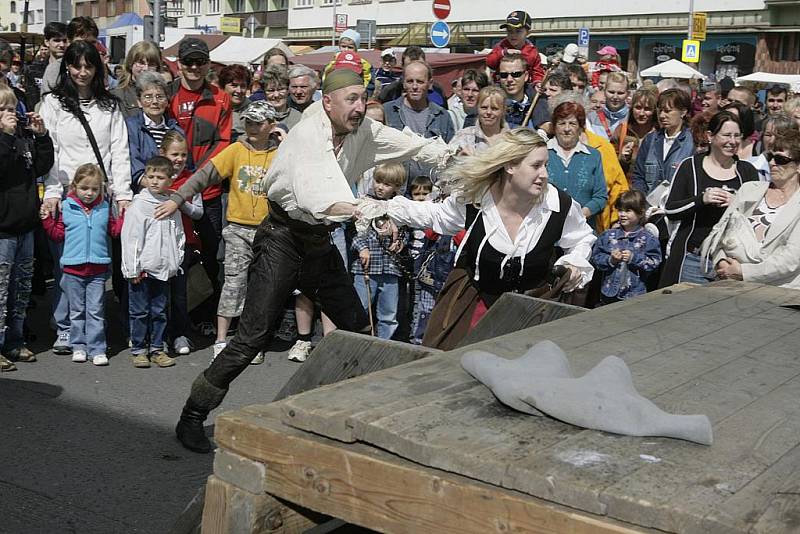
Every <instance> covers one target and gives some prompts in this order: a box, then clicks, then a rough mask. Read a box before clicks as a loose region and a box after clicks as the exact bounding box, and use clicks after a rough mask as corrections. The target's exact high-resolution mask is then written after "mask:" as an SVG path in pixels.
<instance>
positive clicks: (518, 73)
mask: <svg viewBox="0 0 800 534" xmlns="http://www.w3.org/2000/svg"><path fill="white" fill-rule="evenodd" d="M523 74H525V71H524V70H516V71H514V72H498V73H497V76H498V77H499V78H500V79H504V78H508V77H509V76H511V77H512V78H519V77H521V76H522V75H523Z"/></svg>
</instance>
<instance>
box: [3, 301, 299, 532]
mask: <svg viewBox="0 0 800 534" xmlns="http://www.w3.org/2000/svg"><path fill="white" fill-rule="evenodd" d="M36 301H37V304H38V306H37V308H36V309H35V310H31V313H30V316H31V319H32V320H31V329H32V330H33V332H34V333H35V334H36V336H37V339H36V340H35V341H33V342H31V343H30V344H29V346H30V348H31V349H32V350H34V352H36V354H37V358H38V361H37V362H35V363H17V367H18V369H19V370H18V371H16V372H10V373H2V374H0V455H2V456H0V533H3V534H6V533H7V534H17V533H25V534H36V533H48V534H56V533H62V532H63V533H81V534H93V533H98V534H99V533H102V534H112V533H158V534H162V533H165V532H167V531H168V530H169V528H170V527H171V526H172V524H173V522H174V521H175V519H176V518H177V517H178V515H179V514H180V513H181V512H182V511H183V509H184V507H185V506H186V504H187V503H188V502H189V501H190V500H191V499H192V497H193V496H194V495H195V493H196V492H197V490H198V488H199V487H200V486H201V485H202V484H203V483H204V481H205V479H206V477H207V476H208V475H209V474H210V473H211V472H212V461H213V455H212V454H207V455H201V454H195V453H192V452H189V451H187V450H185V449H183V448H182V447H181V446H180V444H179V443H178V442H177V440H176V439H175V437H174V433H173V428H174V425H175V422H176V421H177V418H178V416H179V414H180V410H181V407H182V406H183V402H184V400H185V398H186V395H187V394H188V391H189V386H190V385H191V383H192V381H193V380H194V378H195V377H196V376H197V374H198V373H200V371H202V370H203V369H204V368H205V367H206V365H207V364H208V362H209V360H210V358H211V348H210V342H211V340H210V339H207V338H206V339H204V338H202V337H200V336H195V337H194V338H195V341H196V342H197V344H198V348H197V350H196V351H195V352H193V353H192V354H190V355H188V356H182V357H180V358H178V360H177V364H176V365H175V366H174V367H171V368H166V369H160V368H156V367H153V368H150V369H136V368H134V367H133V366H132V365H131V362H130V355H129V353H128V350H127V347H126V345H125V342H124V340H123V339H122V336H121V334H119V333H118V332H114V331H113V330H114V329H113V328H112V333H111V334H110V335H109V344H110V345H111V350H109V357H110V365H109V366H108V367H95V366H93V365H92V364H91V363H88V362H87V363H83V364H76V363H72V362H71V360H70V357H69V356H56V355H54V354H53V353H52V352H50V346H51V344H52V341H53V338H54V333H53V332H52V331H51V330H50V329H49V327H48V325H47V313H46V312H47V310H46V308H47V301H46V300H44V299H42V298H36ZM114 308H115V307H114V306H113V304H111V301H109V311H108V314H107V318H108V319H109V320H112V319H113V318H114V317H115V315H114V314H116V310H115V309H114ZM288 346H289V344H288V343H284V344H283V346H275V347H272V348H273V349H274V352H269V353H267V357H266V361H265V363H264V364H262V365H259V366H251V367H250V368H249V369H248V370H247V371H245V372H244V373H243V374H242V375H241V376H240V377H239V378H238V379H237V380H236V381H235V382H234V384H233V387H232V389H231V391H230V393H229V394H228V396H227V397H226V399H225V401H224V402H223V404H222V406H221V407H220V408H219V409H218V410H217V411H215V412H214V413H213V414H212V416H211V418H210V419H209V424H211V423H213V417H214V415H216V414H217V413H220V412H222V411H226V410H230V409H235V408H238V407H240V406H244V405H247V404H253V403H263V402H269V401H270V400H272V398H273V397H274V396H275V394H277V392H278V391H279V390H280V388H281V387H282V386H283V385H284V384H285V383H286V381H287V380H288V379H289V378H290V377H291V376H292V374H293V373H294V372H295V371H296V370H297V369H299V367H300V364H297V363H292V362H289V361H287V359H286V352H285V351H286V349H288ZM209 432H211V430H209Z"/></svg>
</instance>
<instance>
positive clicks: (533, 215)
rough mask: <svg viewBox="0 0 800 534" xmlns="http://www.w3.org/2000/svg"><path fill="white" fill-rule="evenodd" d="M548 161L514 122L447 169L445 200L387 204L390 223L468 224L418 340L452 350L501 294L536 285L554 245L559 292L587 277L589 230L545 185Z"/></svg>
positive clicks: (535, 138) (444, 227)
mask: <svg viewBox="0 0 800 534" xmlns="http://www.w3.org/2000/svg"><path fill="white" fill-rule="evenodd" d="M547 159H548V155H547V147H546V145H545V142H544V140H543V139H542V138H541V137H539V135H537V134H536V133H534V132H533V131H532V130H530V129H527V128H519V129H516V130H513V131H510V132H506V133H504V134H502V135H501V136H500V137H499V139H497V140H496V141H495V142H494V143H493V144H492V145H491V146H490V147H488V148H487V149H485V150H484V151H481V152H479V153H478V154H476V155H473V156H469V157H466V158H464V159H463V160H462V161H461V162H459V163H458V164H456V165H455V166H454V167H453V168H452V169H450V170H448V174H449V175H450V178H451V182H450V183H451V184H452V187H453V193H452V195H451V196H450V197H448V198H447V199H446V200H445V201H444V202H442V203H434V202H414V201H411V200H409V199H407V198H404V197H401V196H397V197H394V198H393V199H392V200H389V201H388V202H387V204H388V215H389V217H390V218H391V219H392V220H393V221H394V222H395V223H396V224H402V225H408V226H413V227H417V228H432V229H433V231H434V232H436V233H438V234H443V235H454V234H456V233H458V232H459V231H460V230H462V229H464V228H466V229H467V232H466V235H465V236H464V238H463V239H462V241H461V244H460V246H459V250H458V253H457V255H456V268H455V269H454V270H453V271H452V273H451V274H450V276H449V277H448V280H447V283H446V284H445V286H444V288H443V289H442V292H441V293H440V295H439V298H438V299H437V305H436V306H437V308H438V310H437V309H436V308H435V309H434V311H433V314H432V315H431V321H432V323H429V325H428V331H429V333H427V334H426V337H425V341H423V344H426V345H429V346H437V347H439V348H444V349H448V348H451V347H453V346H454V345H455V343H456V342H457V341H458V340H459V339H461V338H462V336H463V335H464V334H465V333H466V332H467V331H468V330H469V329H470V328H471V326H472V325H474V324H475V323H476V322H477V320H478V319H479V318H480V317H481V316H482V315H483V314H484V313H485V312H486V310H487V309H488V308H489V307H490V306H491V305H492V304H494V302H495V301H496V300H497V299H498V298H499V297H500V295H502V294H503V293H505V292H508V291H514V292H524V291H527V290H530V289H535V288H537V287H539V286H541V285H542V284H543V283H544V282H545V280H546V277H547V276H548V274H549V272H550V268H551V266H552V258H553V253H554V250H556V248H555V247H558V248H559V249H561V250H563V252H564V254H563V255H562V256H561V257H559V258H558V259H557V260H556V261H555V265H564V266H565V267H566V268H567V270H568V272H569V281H568V282H567V284H566V285H565V287H564V289H565V291H572V290H573V289H575V288H578V287H582V286H583V285H584V284H586V283H587V282H589V280H591V278H592V273H593V268H592V266H591V264H590V263H589V256H590V254H591V250H592V244H593V243H594V241H595V236H594V234H593V233H592V229H591V228H590V227H589V225H588V224H586V219H585V218H584V216H583V214H582V213H581V208H580V206H579V205H578V204H577V203H576V202H575V201H574V200H572V198H570V197H569V195H567V194H566V193H564V192H561V191H559V190H558V189H556V188H555V187H553V186H551V185H549V184H548V181H547V167H546V165H547ZM445 308H446V309H445ZM445 316H446V320H442V318H443V317H445ZM437 317H438V318H439V319H438V321H437ZM434 324H435V325H436V326H433V325H434Z"/></svg>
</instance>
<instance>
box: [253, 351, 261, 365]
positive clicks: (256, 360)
mask: <svg viewBox="0 0 800 534" xmlns="http://www.w3.org/2000/svg"><path fill="white" fill-rule="evenodd" d="M262 363H264V353H263V352H259V353H258V354H256V357H255V358H253V361H252V362H250V365H261V364H262Z"/></svg>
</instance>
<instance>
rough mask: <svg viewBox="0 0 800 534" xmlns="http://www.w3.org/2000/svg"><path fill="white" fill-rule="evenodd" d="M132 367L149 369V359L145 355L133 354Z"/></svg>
mask: <svg viewBox="0 0 800 534" xmlns="http://www.w3.org/2000/svg"><path fill="white" fill-rule="evenodd" d="M133 366H134V367H138V368H139V369H147V368H148V367H150V359H149V358H148V357H147V354H144V353H142V354H134V356H133Z"/></svg>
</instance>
